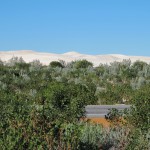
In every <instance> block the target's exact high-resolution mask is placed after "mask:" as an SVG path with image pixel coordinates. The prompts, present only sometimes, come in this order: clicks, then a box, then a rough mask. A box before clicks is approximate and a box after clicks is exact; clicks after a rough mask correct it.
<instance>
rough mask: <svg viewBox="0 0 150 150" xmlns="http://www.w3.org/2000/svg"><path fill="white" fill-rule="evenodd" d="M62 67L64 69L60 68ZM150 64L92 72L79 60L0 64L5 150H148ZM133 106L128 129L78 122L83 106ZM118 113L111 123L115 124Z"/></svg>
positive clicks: (0, 137)
mask: <svg viewBox="0 0 150 150" xmlns="http://www.w3.org/2000/svg"><path fill="white" fill-rule="evenodd" d="M60 64H61V65H60ZM149 85H150V65H149V64H146V63H143V62H135V63H134V64H131V61H130V60H123V62H114V63H111V64H110V65H102V64H101V65H100V66H98V67H93V64H92V63H91V62H88V61H86V60H80V61H75V62H72V63H71V64H67V65H66V64H65V62H63V61H59V62H53V63H52V65H51V64H50V66H43V65H42V64H41V63H40V61H39V60H34V61H32V62H30V63H25V62H24V60H23V59H22V58H18V57H13V58H12V59H10V60H9V61H8V62H2V61H0V111H1V112H0V120H1V123H0V147H1V149H4V150H5V149H72V150H77V149H79V150H82V149H83V150H84V149H87V150H88V149H93V150H94V149H110V148H112V149H116V150H118V149H120V150H121V149H125V148H126V149H138V148H139V149H147V147H146V146H147V144H148V143H149V135H148V134H147V133H149V124H150V123H149V120H150V118H149V116H150V114H149V112H150V107H149V106H150V103H149V102H150V99H149V97H150V94H149V88H150V86H149ZM116 103H125V104H133V107H132V108H131V110H130V111H129V112H128V114H127V115H126V117H127V118H126V120H127V121H128V122H129V124H130V125H129V124H128V125H126V126H113V127H110V128H109V129H105V128H103V127H102V126H100V125H96V124H91V123H86V122H82V123H81V122H80V118H84V117H85V106H86V105H92V104H116ZM120 115H122V114H121V113H120V112H118V111H116V110H113V111H111V112H110V113H109V114H108V116H107V118H108V119H109V120H110V121H113V122H117V121H118V119H119V117H120Z"/></svg>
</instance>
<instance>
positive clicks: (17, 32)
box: [0, 0, 150, 56]
mask: <svg viewBox="0 0 150 150" xmlns="http://www.w3.org/2000/svg"><path fill="white" fill-rule="evenodd" d="M23 49H29V50H36V51H43V52H52V53H64V52H68V51H77V52H80V53H86V54H126V55H143V56H150V1H149V0H0V51H4V50H23Z"/></svg>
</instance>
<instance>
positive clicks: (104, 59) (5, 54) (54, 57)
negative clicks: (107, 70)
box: [0, 50, 150, 66]
mask: <svg viewBox="0 0 150 150" xmlns="http://www.w3.org/2000/svg"><path fill="white" fill-rule="evenodd" d="M12 57H22V58H23V59H24V60H25V61H26V62H31V61H33V60H35V59H38V60H40V62H41V63H43V64H44V65H48V64H49V63H50V62H51V61H58V60H64V61H65V62H71V61H75V60H82V59H86V60H88V61H90V62H92V63H93V64H94V66H98V65H99V64H100V63H102V64H106V63H107V64H110V63H111V62H114V61H119V62H120V61H122V60H123V59H130V60H131V62H135V61H137V60H140V61H144V62H147V63H150V57H144V56H126V55H120V54H108V55H86V54H80V53H77V52H68V53H64V54H54V53H43V52H36V51H32V50H19V51H0V59H1V60H2V61H8V60H9V59H11V58H12Z"/></svg>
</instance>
